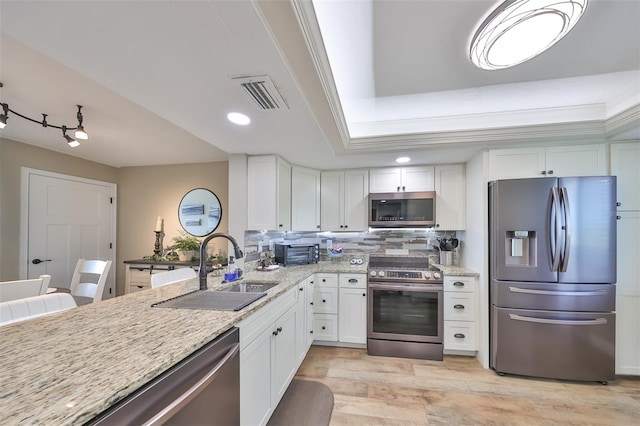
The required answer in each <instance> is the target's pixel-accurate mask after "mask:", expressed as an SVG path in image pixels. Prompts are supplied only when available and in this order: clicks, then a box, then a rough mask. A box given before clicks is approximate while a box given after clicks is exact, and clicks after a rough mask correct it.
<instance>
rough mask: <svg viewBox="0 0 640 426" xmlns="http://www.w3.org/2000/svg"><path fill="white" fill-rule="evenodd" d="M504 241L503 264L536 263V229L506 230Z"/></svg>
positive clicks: (533, 264) (521, 264)
mask: <svg viewBox="0 0 640 426" xmlns="http://www.w3.org/2000/svg"><path fill="white" fill-rule="evenodd" d="M504 243H505V250H504V254H505V260H504V262H505V265H512V266H535V265H536V263H537V262H536V260H537V259H536V231H507V235H506V237H505V241H504Z"/></svg>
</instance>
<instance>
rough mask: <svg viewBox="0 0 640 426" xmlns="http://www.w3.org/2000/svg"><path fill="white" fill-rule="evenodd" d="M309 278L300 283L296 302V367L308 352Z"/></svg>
mask: <svg viewBox="0 0 640 426" xmlns="http://www.w3.org/2000/svg"><path fill="white" fill-rule="evenodd" d="M307 291H308V288H307V280H304V281H302V282H300V283H298V302H297V303H296V310H297V312H296V367H297V366H299V365H300V364H301V363H302V361H303V360H304V357H305V355H306V354H307V348H306V344H307V335H306V333H305V329H306V326H307V303H306V292H307Z"/></svg>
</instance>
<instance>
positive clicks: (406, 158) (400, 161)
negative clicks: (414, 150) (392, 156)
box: [396, 157, 411, 164]
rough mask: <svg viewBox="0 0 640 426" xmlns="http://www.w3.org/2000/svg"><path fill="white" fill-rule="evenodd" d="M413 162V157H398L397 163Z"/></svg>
mask: <svg viewBox="0 0 640 426" xmlns="http://www.w3.org/2000/svg"><path fill="white" fill-rule="evenodd" d="M409 161H411V157H398V158H396V163H401V164H402V163H408V162H409Z"/></svg>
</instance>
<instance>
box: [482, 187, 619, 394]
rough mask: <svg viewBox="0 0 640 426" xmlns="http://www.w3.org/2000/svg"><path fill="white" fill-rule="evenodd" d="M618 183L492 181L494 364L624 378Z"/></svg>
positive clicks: (505, 370) (553, 374)
mask: <svg viewBox="0 0 640 426" xmlns="http://www.w3.org/2000/svg"><path fill="white" fill-rule="evenodd" d="M615 211H616V178H615V176H588V177H571V178H535V179H513V180H499V181H493V182H490V183H489V229H490V238H489V250H490V263H489V274H490V279H491V283H490V303H491V306H490V312H491V314H490V340H491V342H490V343H491V344H490V351H491V352H490V366H491V368H493V369H494V370H495V371H496V372H497V373H498V374H516V375H524V376H534V377H545V378H554V379H566V380H581V381H599V382H608V381H610V380H613V379H614V377H615V317H616V316H615V282H616V214H615Z"/></svg>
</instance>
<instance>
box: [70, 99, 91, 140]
mask: <svg viewBox="0 0 640 426" xmlns="http://www.w3.org/2000/svg"><path fill="white" fill-rule="evenodd" d="M77 106H78V115H77V117H78V127H76V132H75V134H74V136H75V137H76V139H82V140H87V139H89V135H88V134H87V132H85V131H84V126H83V125H82V118H83V117H82V105H77Z"/></svg>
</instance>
